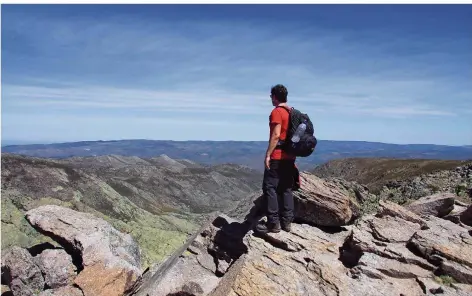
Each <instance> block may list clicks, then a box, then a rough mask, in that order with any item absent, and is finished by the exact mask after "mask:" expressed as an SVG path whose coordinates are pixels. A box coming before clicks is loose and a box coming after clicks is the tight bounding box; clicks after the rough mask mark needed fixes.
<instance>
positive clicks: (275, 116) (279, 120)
mask: <svg viewBox="0 0 472 296" xmlns="http://www.w3.org/2000/svg"><path fill="white" fill-rule="evenodd" d="M277 124H281V125H282V126H281V128H280V140H282V141H283V140H285V138H286V137H287V130H288V126H289V113H288V110H287V109H285V107H279V108H277V107H276V108H274V110H272V112H271V113H270V117H269V127H270V135H272V131H273V129H274V127H275V126H276V125H277ZM270 159H277V160H279V159H295V156H294V155H291V154H289V153H286V152H284V151H282V150H281V149H280V148H275V149H274V151H273V152H272V154H271V155H270Z"/></svg>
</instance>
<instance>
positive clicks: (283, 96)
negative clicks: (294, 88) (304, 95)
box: [270, 84, 288, 103]
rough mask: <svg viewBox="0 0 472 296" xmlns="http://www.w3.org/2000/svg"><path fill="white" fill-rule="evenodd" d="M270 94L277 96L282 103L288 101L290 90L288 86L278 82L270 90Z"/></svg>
mask: <svg viewBox="0 0 472 296" xmlns="http://www.w3.org/2000/svg"><path fill="white" fill-rule="evenodd" d="M270 94H271V95H273V96H275V97H276V98H277V101H279V102H280V103H286V102H287V96H288V91H287V88H286V87H285V86H283V85H282V84H277V85H275V86H273V87H272V88H271V90H270Z"/></svg>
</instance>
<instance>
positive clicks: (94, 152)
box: [2, 140, 472, 170]
mask: <svg viewBox="0 0 472 296" xmlns="http://www.w3.org/2000/svg"><path fill="white" fill-rule="evenodd" d="M266 149H267V142H266V141H167V140H117V141H85V142H71V143H58V144H32V145H8V146H3V147H2V151H3V152H9V153H15V154H22V155H27V156H36V157H48V158H69V157H78V156H102V155H121V156H137V157H145V158H152V157H156V156H159V155H161V154H165V155H168V156H169V157H170V158H173V159H188V160H190V161H193V162H197V163H201V164H209V165H214V164H223V163H234V164H240V165H245V166H248V167H250V168H253V169H257V170H262V169H263V158H264V153H265V151H266ZM352 157H389V158H402V159H442V160H468V159H472V146H445V145H431V144H411V145H398V144H385V143H377V142H362V141H328V140H320V141H319V142H318V146H317V148H316V151H315V153H314V154H313V155H311V156H310V157H307V158H299V160H298V162H297V163H298V165H299V167H300V168H301V169H307V170H310V169H313V168H314V167H315V166H317V165H319V164H323V163H326V162H327V161H329V160H333V159H341V158H352Z"/></svg>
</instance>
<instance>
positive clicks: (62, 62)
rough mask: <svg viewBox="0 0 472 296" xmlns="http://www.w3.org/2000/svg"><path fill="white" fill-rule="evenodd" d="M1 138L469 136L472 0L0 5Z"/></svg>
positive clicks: (464, 139)
mask: <svg viewBox="0 0 472 296" xmlns="http://www.w3.org/2000/svg"><path fill="white" fill-rule="evenodd" d="M1 49H2V140H9V141H28V142H64V141H79V140H111V139H133V138H135V139H172V140H267V139H268V116H269V113H270V111H271V108H272V106H271V103H270V98H269V93H270V87H271V86H272V85H274V84H277V83H282V84H284V85H286V86H287V88H288V91H289V97H288V98H289V104H290V105H292V106H294V107H296V108H298V109H300V110H302V111H304V112H306V113H308V114H309V115H310V117H311V119H312V121H313V123H314V125H315V132H316V135H317V136H318V137H319V138H320V139H325V140H362V141H379V142H387V143H401V144H403V143H433V144H446V145H472V119H471V118H472V83H471V81H472V7H471V6H470V5H468V6H464V5H450V6H449V5H296V6H295V5H293V6H292V5H235V6H234V5H220V6H217V5H185V6H184V5H165V6H164V5H132V6H131V5H80V6H75V5H42V6H39V7H38V6H34V5H2V48H1Z"/></svg>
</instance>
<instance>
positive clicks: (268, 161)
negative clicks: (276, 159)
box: [264, 156, 270, 169]
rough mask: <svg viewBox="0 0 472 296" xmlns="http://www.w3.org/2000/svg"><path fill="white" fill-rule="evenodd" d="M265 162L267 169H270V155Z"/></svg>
mask: <svg viewBox="0 0 472 296" xmlns="http://www.w3.org/2000/svg"><path fill="white" fill-rule="evenodd" d="M264 164H265V168H266V169H270V156H266V158H265V161H264Z"/></svg>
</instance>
